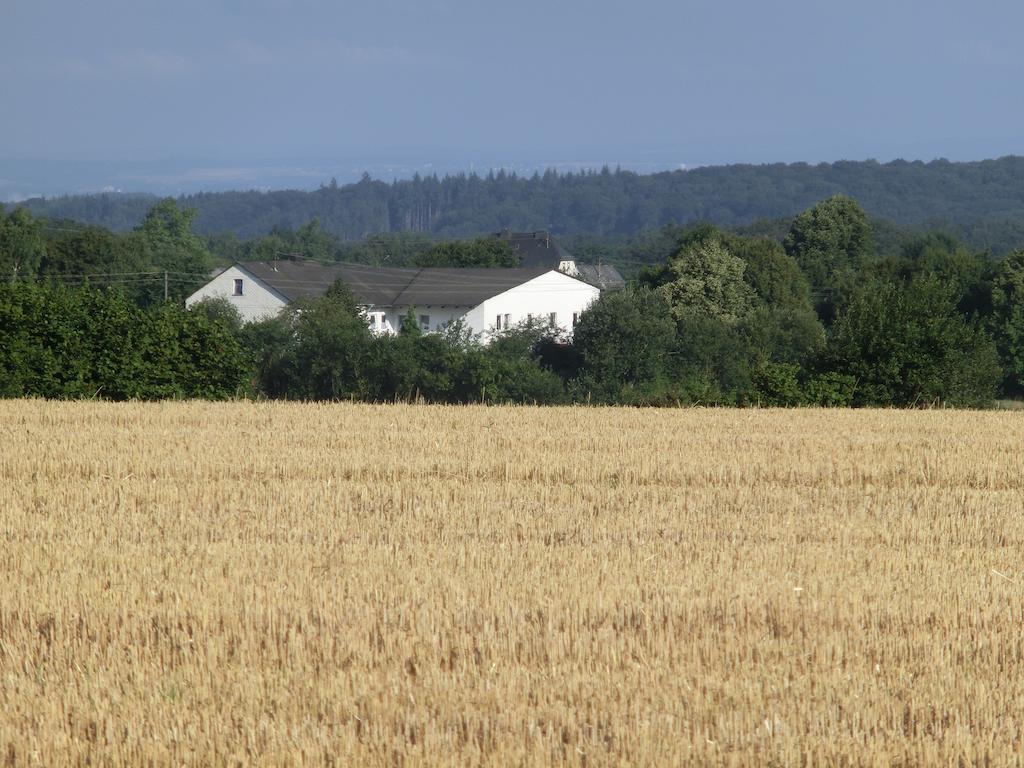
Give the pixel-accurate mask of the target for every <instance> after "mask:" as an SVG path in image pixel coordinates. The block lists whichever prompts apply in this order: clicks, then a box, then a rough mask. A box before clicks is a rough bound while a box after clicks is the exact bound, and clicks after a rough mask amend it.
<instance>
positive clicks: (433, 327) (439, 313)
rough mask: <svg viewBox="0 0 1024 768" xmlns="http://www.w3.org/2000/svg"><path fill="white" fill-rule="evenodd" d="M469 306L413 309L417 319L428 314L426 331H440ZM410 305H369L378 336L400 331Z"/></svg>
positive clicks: (367, 312)
mask: <svg viewBox="0 0 1024 768" xmlns="http://www.w3.org/2000/svg"><path fill="white" fill-rule="evenodd" d="M466 309H467V307H435V306H430V305H416V306H415V307H413V311H414V312H415V313H416V319H417V321H418V320H419V319H420V318H421V317H423V316H424V315H426V316H427V317H428V318H429V323H428V325H427V327H426V328H425V329H424V330H426V331H440V330H443V329H444V327H445V326H447V325H448V324H450V323H452V322H454V321H455V320H458V319H460V318H461V317H462V316H463V315H465V313H466ZM408 311H409V307H388V308H386V309H384V308H376V307H368V308H366V309H365V310H364V314H365V315H366V316H367V319H368V322H369V324H370V330H372V331H373V332H374V333H375V334H377V335H378V336H381V335H385V334H395V333H398V331H399V329H401V327H402V321H403V320H405V315H406V313H408Z"/></svg>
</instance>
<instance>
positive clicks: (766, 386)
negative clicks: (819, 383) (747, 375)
mask: <svg viewBox="0 0 1024 768" xmlns="http://www.w3.org/2000/svg"><path fill="white" fill-rule="evenodd" d="M800 373H801V369H800V366H799V365H795V364H793V363H771V362H767V361H765V362H761V363H760V364H758V365H757V366H756V367H755V368H754V370H753V371H752V383H753V386H754V393H755V397H756V399H757V403H758V404H759V405H765V406H781V407H792V406H795V405H802V404H803V403H804V392H803V389H802V388H801V386H800Z"/></svg>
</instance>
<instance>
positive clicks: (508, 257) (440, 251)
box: [412, 237, 519, 267]
mask: <svg viewBox="0 0 1024 768" xmlns="http://www.w3.org/2000/svg"><path fill="white" fill-rule="evenodd" d="M412 263H413V264H414V265H415V266H417V267H515V266H518V264H519V258H518V257H517V256H516V255H515V253H513V252H512V249H511V248H510V247H509V244H508V242H506V241H505V240H503V239H501V238H497V237H478V238H476V239H475V240H450V241H447V242H443V243H438V244H437V245H435V246H433V247H432V248H431V249H430V250H428V251H427V252H426V253H423V254H420V255H418V256H415V257H414V258H413V259H412Z"/></svg>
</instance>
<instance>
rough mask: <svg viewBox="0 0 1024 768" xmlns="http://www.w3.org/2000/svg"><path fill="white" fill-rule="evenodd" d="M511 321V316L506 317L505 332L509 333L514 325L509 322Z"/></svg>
mask: <svg viewBox="0 0 1024 768" xmlns="http://www.w3.org/2000/svg"><path fill="white" fill-rule="evenodd" d="M510 319H511V316H510V315H505V330H506V331H507V330H508V329H509V326H511V325H512V324H511V323H510V322H509V320H510Z"/></svg>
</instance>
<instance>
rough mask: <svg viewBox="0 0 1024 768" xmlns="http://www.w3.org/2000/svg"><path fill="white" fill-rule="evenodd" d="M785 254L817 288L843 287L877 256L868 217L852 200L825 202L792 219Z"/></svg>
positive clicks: (842, 198)
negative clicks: (792, 259)
mask: <svg viewBox="0 0 1024 768" xmlns="http://www.w3.org/2000/svg"><path fill="white" fill-rule="evenodd" d="M784 246H785V248H786V252H787V253H788V254H789V255H790V256H792V257H793V258H794V259H796V262H797V264H798V265H799V266H800V269H802V270H803V273H804V274H805V275H806V276H807V279H808V280H809V281H810V283H811V285H812V286H813V287H814V288H828V289H836V288H844V287H847V286H849V285H850V284H851V282H852V280H853V276H854V275H855V274H856V273H857V272H858V271H859V270H861V269H862V268H864V267H865V266H866V265H867V263H868V261H869V260H870V258H871V257H872V256H873V254H874V240H873V238H872V234H871V223H870V221H869V220H868V217H867V214H865V213H864V211H863V210H862V209H861V207H860V206H859V205H858V204H857V203H856V201H854V200H853V199H851V198H849V197H845V196H842V195H837V196H835V197H830V198H829V199H827V200H823V201H822V202H820V203H818V204H817V205H815V206H813V207H812V208H809V209H808V210H806V211H804V212H803V213H801V214H800V215H799V216H797V217H796V218H795V219H794V220H793V225H792V226H791V227H790V229H789V234H787V235H786V239H785V242H784Z"/></svg>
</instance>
